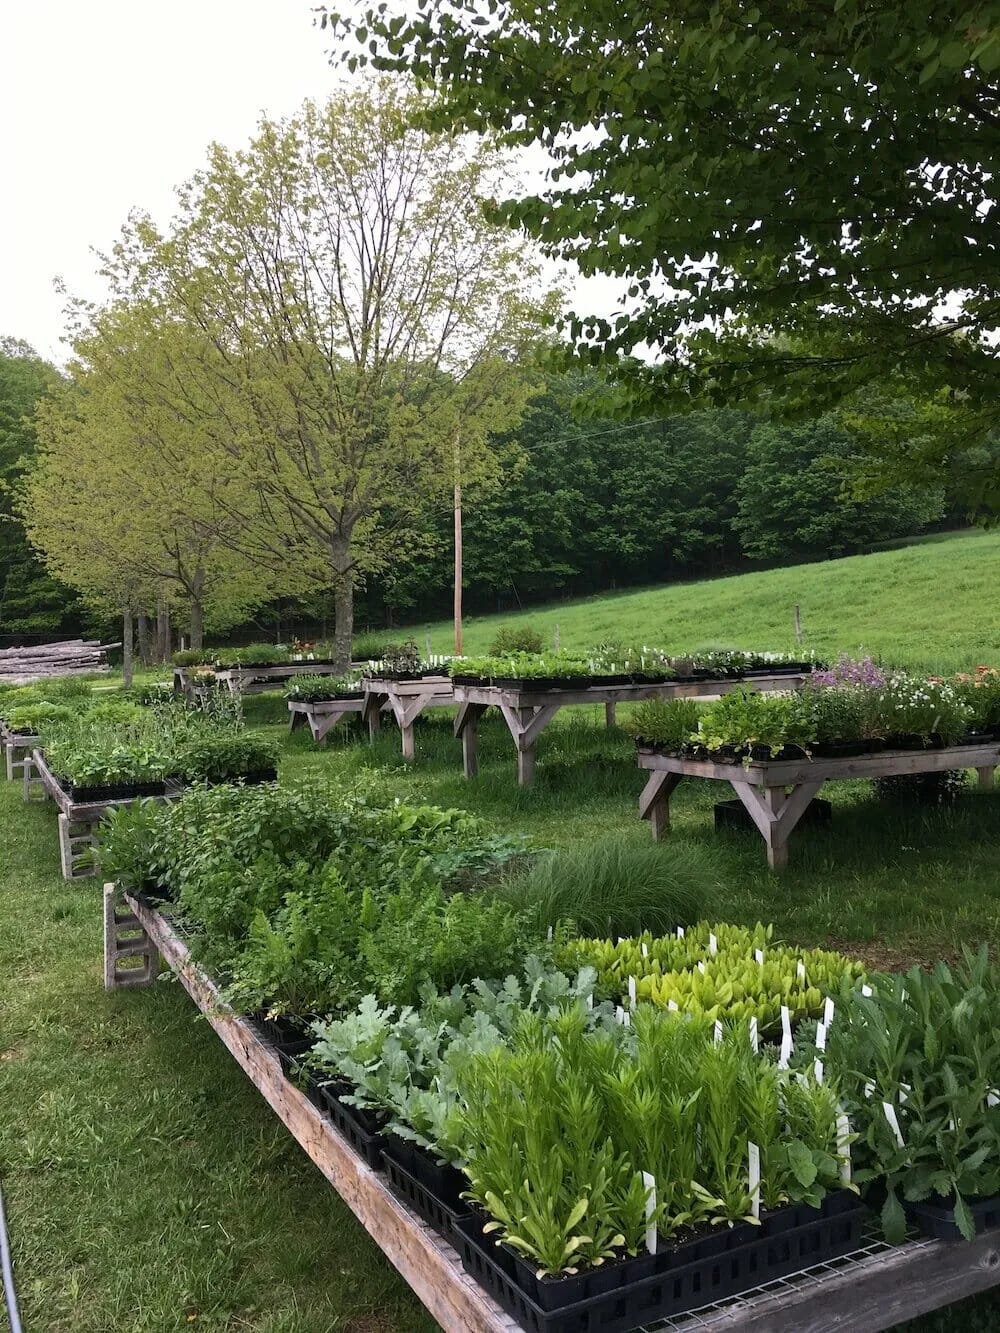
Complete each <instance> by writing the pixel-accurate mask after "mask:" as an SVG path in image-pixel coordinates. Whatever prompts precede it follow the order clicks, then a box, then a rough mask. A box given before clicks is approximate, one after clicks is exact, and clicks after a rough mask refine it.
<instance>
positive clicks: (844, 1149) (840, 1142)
mask: <svg viewBox="0 0 1000 1333" xmlns="http://www.w3.org/2000/svg"><path fill="white" fill-rule="evenodd" d="M837 1156H838V1157H839V1158H840V1179H841V1183H842V1184H844V1185H849V1184H850V1183H851V1122H850V1120H848V1118H847V1112H846V1111H841V1113H840V1115H838V1116H837Z"/></svg>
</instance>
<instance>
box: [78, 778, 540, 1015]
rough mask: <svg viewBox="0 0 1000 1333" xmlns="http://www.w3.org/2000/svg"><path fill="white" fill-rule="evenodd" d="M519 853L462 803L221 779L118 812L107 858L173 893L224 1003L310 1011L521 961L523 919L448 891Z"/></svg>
mask: <svg viewBox="0 0 1000 1333" xmlns="http://www.w3.org/2000/svg"><path fill="white" fill-rule="evenodd" d="M517 850H519V844H518V843H516V842H514V841H513V840H511V839H504V838H493V837H491V836H490V835H489V834H488V833H487V832H486V831H485V829H484V828H483V826H482V824H481V823H480V821H479V820H477V819H475V818H474V817H473V816H471V815H468V814H466V813H464V812H463V811H459V810H439V809H436V808H435V807H433V806H412V805H403V804H396V803H393V802H391V801H390V800H389V799H388V798H383V799H382V800H381V801H380V800H379V799H378V798H376V796H375V795H374V791H373V790H371V789H366V788H365V787H364V786H360V787H359V788H358V789H357V790H356V791H355V792H354V793H353V794H348V795H345V794H344V793H343V792H342V791H335V790H334V789H332V788H331V789H327V788H323V787H319V788H317V789H314V790H310V791H295V790H291V789H287V788H282V787H266V788H260V787H258V788H247V789H241V788H227V787H219V788H213V789H210V790H205V791H203V790H195V791H192V792H190V793H188V794H187V795H185V796H184V797H183V798H182V799H181V800H179V801H177V802H175V803H174V804H173V805H172V806H170V807H162V808H159V809H155V810H152V809H141V810H139V811H138V812H132V811H127V812H116V813H115V814H114V815H113V816H112V817H111V818H110V819H109V821H108V827H107V832H106V835H105V837H104V851H103V865H104V869H105V871H106V872H108V871H110V872H111V873H115V874H117V875H119V876H120V877H121V878H123V879H125V880H126V881H127V882H129V883H133V884H136V885H151V886H158V887H160V888H162V889H163V890H165V891H167V892H168V893H169V894H170V896H172V897H174V898H176V899H177V901H178V903H179V905H180V908H181V910H182V911H183V912H184V914H185V916H186V917H187V918H188V919H189V921H190V922H191V923H192V925H194V926H196V927H197V928H198V929H199V932H200V933H199V935H198V937H197V941H196V948H197V951H198V954H199V956H200V957H202V958H203V959H204V960H205V961H206V962H208V963H209V964H210V965H211V966H213V967H216V968H218V969H219V970H220V971H222V972H224V973H225V974H226V975H227V976H229V977H230V978H231V983H230V994H231V997H232V999H233V1001H234V1003H236V1004H238V1005H239V1006H240V1007H243V1008H247V1009H257V1008H270V1009H274V1010H276V1011H282V1012H292V1013H298V1014H311V1013H317V1012H319V1013H322V1012H330V1011H333V1010H339V1009H342V1008H344V1007H345V1006H349V1005H351V1004H353V1003H355V1002H356V1001H357V999H358V998H359V997H360V996H362V995H363V994H365V992H366V991H369V990H373V989H374V990H375V991H376V992H377V993H378V994H379V996H380V997H381V998H382V999H383V1000H384V1001H392V1002H396V1003H412V1002H413V1001H414V1000H415V999H416V998H417V995H418V993H419V990H420V987H421V986H422V985H424V984H425V983H426V982H432V983H434V984H436V985H442V986H450V985H452V984H454V983H456V982H465V981H469V980H471V979H472V978H473V977H474V976H476V975H484V974H486V975H493V974H495V972H496V970H497V969H501V970H503V971H508V970H510V969H511V968H513V967H516V966H518V965H519V964H520V960H521V959H522V958H523V956H524V954H525V952H526V951H527V949H528V947H529V946H530V945H531V944H532V943H537V941H538V937H539V927H538V925H537V922H536V921H535V919H534V918H533V917H531V916H530V915H527V914H524V913H520V912H517V911H515V910H514V909H513V908H511V907H510V906H509V905H508V904H507V903H506V902H504V901H503V900H502V899H499V898H497V897H496V896H494V895H493V894H491V893H490V892H488V891H485V890H481V891H480V892H477V893H468V894H466V893H463V892H455V891H453V890H454V889H455V888H456V887H457V886H458V885H460V884H461V883H462V882H463V881H464V880H465V879H466V878H467V877H473V876H477V875H481V874H482V873H483V872H484V871H488V870H490V869H494V868H495V867H496V866H497V865H501V864H503V862H504V861H506V860H507V859H508V858H509V857H510V856H511V855H512V854H514V852H515V851H517Z"/></svg>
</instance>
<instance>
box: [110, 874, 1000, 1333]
mask: <svg viewBox="0 0 1000 1333" xmlns="http://www.w3.org/2000/svg"><path fill="white" fill-rule="evenodd" d="M106 888H107V889H110V890H111V892H112V893H113V886H106ZM125 901H126V903H127V905H128V907H129V908H130V909H131V912H132V914H133V915H134V917H135V919H136V921H137V922H138V924H139V925H140V926H141V927H142V928H143V930H144V931H145V932H146V935H147V936H148V938H149V940H150V941H151V942H152V943H153V944H154V945H155V946H156V948H157V950H158V951H159V953H160V955H161V956H162V958H163V960H164V961H165V962H166V963H167V964H168V965H169V966H170V968H171V969H172V970H173V971H174V973H175V974H176V975H177V977H178V978H179V980H180V982H181V984H182V985H183V986H184V988H185V990H187V992H188V994H189V995H190V996H191V997H192V999H193V1000H194V1001H195V1003H196V1005H197V1006H198V1008H199V1009H200V1010H201V1011H202V1013H203V1014H204V1015H205V1016H206V1018H207V1020H208V1022H209V1023H210V1024H211V1025H212V1027H213V1028H214V1029H215V1030H216V1032H217V1033H218V1035H219V1037H220V1038H221V1039H222V1041H223V1043H224V1044H225V1046H226V1047H227V1049H228V1050H229V1051H230V1053H231V1054H232V1055H233V1057H234V1058H235V1059H236V1061H237V1063H238V1064H239V1065H240V1067H241V1068H242V1069H243V1070H244V1072H245V1073H246V1074H247V1075H248V1077H249V1078H250V1080H251V1082H253V1084H254V1086H255V1087H256V1088H257V1089H258V1090H259V1091H260V1093H261V1094H262V1096H263V1097H264V1099H265V1101H266V1102H267V1103H268V1104H269V1105H270V1106H271V1108H272V1110H273V1111H274V1112H275V1114H276V1115H277V1116H278V1118H279V1119H280V1120H281V1121H282V1123H283V1124H284V1125H285V1126H286V1127H287V1128H288V1130H289V1132H290V1133H291V1134H292V1136H293V1137H294V1138H295V1139H296V1141H297V1142H298V1143H299V1144H300V1146H301V1147H302V1148H303V1149H304V1151H305V1152H306V1153H307V1155H308V1156H309V1157H310V1159H311V1160H312V1161H313V1162H314V1163H315V1164H316V1166H318V1167H319V1169H320V1171H322V1173H323V1175H324V1176H325V1177H326V1179H327V1180H328V1181H329V1182H330V1183H331V1184H332V1185H333V1187H334V1188H335V1189H336V1190H337V1191H338V1193H339V1194H340V1195H341V1197H342V1198H343V1199H344V1202H345V1203H346V1204H347V1205H348V1207H349V1208H350V1209H351V1210H352V1212H354V1214H355V1216H357V1218H358V1219H359V1221H360V1222H361V1223H362V1225H363V1226H364V1227H365V1229H366V1230H367V1231H368V1232H369V1234H370V1235H371V1236H372V1238H373V1239H374V1240H375V1242H376V1244H378V1245H379V1246H380V1248H381V1249H382V1250H383V1252H384V1253H385V1254H386V1256H387V1257H388V1258H389V1260H390V1262H392V1263H393V1264H394V1266H395V1267H396V1268H397V1269H398V1271H399V1272H400V1273H401V1275H402V1276H403V1278H404V1279H405V1280H406V1281H407V1282H408V1283H409V1285H410V1286H411V1287H412V1288H413V1290H414V1292H415V1293H416V1294H417V1296H418V1297H419V1298H420V1299H421V1300H422V1301H423V1302H424V1304H425V1305H426V1307H427V1309H428V1310H429V1311H430V1313H431V1315H432V1316H433V1317H434V1318H435V1319H437V1320H438V1322H439V1323H440V1324H441V1326H442V1328H443V1329H444V1330H445V1333H519V1325H518V1324H516V1323H515V1321H514V1320H512V1319H511V1318H510V1317H509V1316H508V1315H506V1314H505V1313H504V1312H503V1311H502V1310H501V1309H500V1308H499V1306H497V1305H496V1304H495V1303H494V1302H493V1301H492V1300H491V1299H490V1297H489V1296H488V1295H487V1293H486V1292H485V1291H483V1290H482V1288H480V1287H479V1286H477V1284H476V1283H474V1282H473V1281H472V1279H471V1278H470V1277H468V1275H467V1274H465V1273H464V1272H463V1271H462V1268H461V1264H460V1262H459V1259H458V1256H457V1254H456V1253H455V1251H454V1250H453V1249H452V1248H451V1246H449V1245H448V1244H447V1243H446V1242H445V1241H443V1240H442V1239H441V1238H440V1237H439V1236H437V1235H435V1234H434V1233H433V1232H432V1231H431V1230H430V1228H429V1227H427V1226H426V1225H425V1224H424V1223H423V1222H421V1221H420V1219H419V1218H418V1217H417V1216H416V1215H415V1214H414V1213H413V1212H411V1210H410V1209H409V1208H407V1207H406V1205H405V1204H403V1203H402V1202H401V1201H400V1200H399V1199H397V1198H396V1197H395V1195H393V1194H392V1192H391V1191H390V1190H389V1189H388V1187H387V1185H386V1184H385V1182H384V1180H383V1178H382V1177H381V1176H380V1175H378V1173H376V1172H374V1171H372V1170H371V1169H370V1168H369V1167H367V1166H366V1165H365V1164H364V1163H363V1162H362V1161H361V1160H360V1159H359V1158H358V1157H357V1156H356V1155H355V1153H354V1152H353V1151H352V1150H351V1148H350V1147H348V1145H347V1144H346V1143H345V1142H344V1140H343V1139H342V1138H341V1137H340V1135H339V1134H338V1133H337V1131H336V1130H335V1129H334V1128H333V1126H332V1125H331V1123H330V1122H329V1121H328V1120H327V1119H326V1118H325V1117H324V1116H322V1115H321V1114H320V1113H319V1111H317V1110H316V1108H315V1107H314V1106H313V1105H312V1103H311V1102H310V1101H309V1100H308V1099H307V1098H306V1097H305V1096H304V1095H303V1094H302V1093H301V1092H300V1091H299V1090H298V1089H297V1088H296V1087H295V1086H294V1085H293V1084H292V1083H290V1082H289V1081H288V1080H287V1079H286V1078H285V1077H284V1076H283V1074H282V1073H281V1070H280V1067H279V1065H278V1063H277V1060H276V1059H275V1057H274V1055H273V1054H272V1053H271V1051H270V1050H269V1048H268V1047H267V1045H266V1044H265V1043H264V1042H263V1041H262V1040H261V1038H260V1037H259V1036H258V1035H257V1033H256V1032H255V1031H254V1029H253V1028H252V1027H251V1026H250V1025H249V1024H248V1023H247V1022H246V1021H245V1020H243V1019H241V1018H238V1017H236V1016H235V1015H234V1014H233V1013H232V1012H231V1011H230V1010H229V1009H228V1008H227V1007H226V1006H225V1005H224V1004H223V1002H222V1000H221V999H220V996H219V992H218V989H217V988H216V986H215V985H214V983H213V982H212V981H211V980H210V979H209V978H208V977H207V976H205V974H204V973H203V972H202V971H201V970H200V969H199V968H198V967H197V965H196V964H194V963H193V962H192V960H191V958H190V955H189V952H188V949H187V946H186V945H185V944H184V942H183V941H182V940H181V939H180V937H179V936H178V935H177V933H176V932H175V931H174V930H173V928H172V927H171V925H170V924H169V922H167V921H164V920H163V918H162V917H161V916H160V915H159V914H158V913H157V912H154V911H151V910H150V909H149V908H147V907H146V906H145V905H144V904H142V903H138V902H136V901H134V900H133V899H132V898H130V897H129V896H128V895H126V897H125ZM107 910H108V909H107V899H106V906H105V912H106V913H107ZM106 919H107V917H106ZM115 924H116V923H114V922H113V921H112V926H114V925H115ZM117 924H122V925H124V924H126V923H124V922H121V923H117ZM998 1282H1000V1233H998V1232H995V1231H994V1232H987V1233H985V1234H984V1235H982V1236H979V1237H977V1239H976V1240H975V1241H974V1242H973V1243H972V1244H966V1243H963V1242H953V1243H949V1242H946V1241H918V1242H910V1243H908V1244H905V1245H902V1246H899V1247H896V1248H882V1247H878V1248H877V1249H873V1252H872V1253H870V1254H868V1255H865V1256H864V1257H860V1256H858V1257H849V1258H845V1259H844V1260H836V1261H834V1262H833V1263H832V1264H829V1265H823V1266H822V1267H821V1268H819V1269H813V1270H810V1271H809V1272H808V1273H807V1274H806V1275H801V1274H799V1275H793V1276H790V1277H789V1278H787V1279H784V1280H782V1281H780V1282H777V1283H775V1284H773V1287H772V1288H770V1289H766V1290H761V1291H754V1292H748V1293H747V1295H746V1296H744V1297H741V1298H736V1299H735V1300H734V1301H732V1302H731V1303H729V1304H727V1305H722V1306H719V1307H717V1308H712V1309H705V1310H702V1311H698V1312H695V1313H694V1314H693V1315H692V1316H689V1317H688V1320H689V1321H690V1324H691V1327H692V1329H702V1330H710V1333H835V1331H836V1333H881V1331H882V1330H885V1329H890V1328H893V1327H895V1326H896V1325H897V1324H899V1323H901V1322H903V1321H905V1320H907V1319H912V1318H915V1317H917V1316H919V1315H921V1314H925V1313H927V1312H929V1311H931V1310H936V1309H939V1308H941V1307H942V1306H944V1305H948V1304H950V1303H952V1302H954V1301H958V1300H961V1299H963V1298H964V1297H967V1296H971V1295H974V1294H976V1293H978V1292H981V1291H986V1290H988V1289H989V1288H991V1287H994V1286H996V1285H997V1283H998ZM682 1322H685V1323H686V1322H687V1321H685V1320H683V1319H682Z"/></svg>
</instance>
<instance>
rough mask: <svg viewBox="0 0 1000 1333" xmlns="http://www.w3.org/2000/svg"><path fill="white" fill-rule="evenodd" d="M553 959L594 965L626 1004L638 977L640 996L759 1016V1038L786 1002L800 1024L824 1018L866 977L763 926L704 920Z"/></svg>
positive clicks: (583, 945) (565, 950)
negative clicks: (834, 999) (829, 1003)
mask: <svg viewBox="0 0 1000 1333" xmlns="http://www.w3.org/2000/svg"><path fill="white" fill-rule="evenodd" d="M713 939H714V941H715V944H714V948H713V943H712V942H713ZM555 958H556V962H557V963H558V964H559V966H560V967H563V968H577V967H583V966H587V967H593V968H596V969H597V975H598V982H599V986H600V988H601V991H602V993H604V994H608V995H612V996H615V997H616V998H618V999H625V1000H626V1001H627V998H628V993H629V978H633V979H634V981H635V991H636V997H637V998H638V999H641V1000H649V1001H651V1002H652V1003H653V1004H655V1005H658V1006H662V1007H665V1008H670V1009H678V1010H680V1011H681V1012H683V1013H689V1014H695V1015H698V1016H704V1017H707V1018H709V1019H711V1020H713V1021H714V1020H715V1019H721V1020H723V1021H725V1022H727V1023H739V1022H743V1021H746V1020H748V1019H750V1018H756V1020H757V1025H758V1028H759V1030H760V1032H761V1033H763V1032H765V1031H773V1030H774V1029H775V1027H776V1026H777V1024H778V1023H779V1021H780V1018H781V1007H782V1005H786V1006H787V1007H788V1010H789V1014H790V1016H791V1018H792V1019H794V1020H800V1019H803V1018H807V1017H812V1018H818V1017H819V1016H820V1014H821V1012H822V1009H823V1004H824V1000H825V998H826V996H827V995H830V994H833V993H837V992H839V991H840V990H841V988H842V985H843V984H844V983H845V982H846V983H847V984H848V985H851V986H853V985H855V984H857V983H859V982H860V981H862V980H863V978H864V968H863V967H862V965H861V963H858V962H854V961H853V960H851V959H849V958H845V957H844V956H843V955H842V954H839V953H833V952H830V951H828V950H823V949H809V950H800V949H792V948H790V947H789V946H788V945H784V944H775V943H773V942H772V940H771V929H770V927H764V926H762V925H760V924H758V925H757V926H755V927H754V929H753V930H749V929H747V928H745V927H743V926H732V925H727V924H725V923H720V924H718V925H710V924H707V923H705V922H701V923H700V924H699V925H697V926H695V927H694V928H692V929H688V930H686V931H685V932H684V933H683V935H681V934H680V933H679V932H678V934H677V935H668V936H661V937H659V938H656V937H654V936H652V935H650V934H649V933H648V932H647V933H645V934H643V935H640V936H639V937H638V938H635V939H621V940H619V941H618V942H617V943H615V942H613V941H612V940H611V939H592V940H588V939H571V940H565V941H562V942H561V943H560V944H559V946H558V948H557V949H556V954H555Z"/></svg>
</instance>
